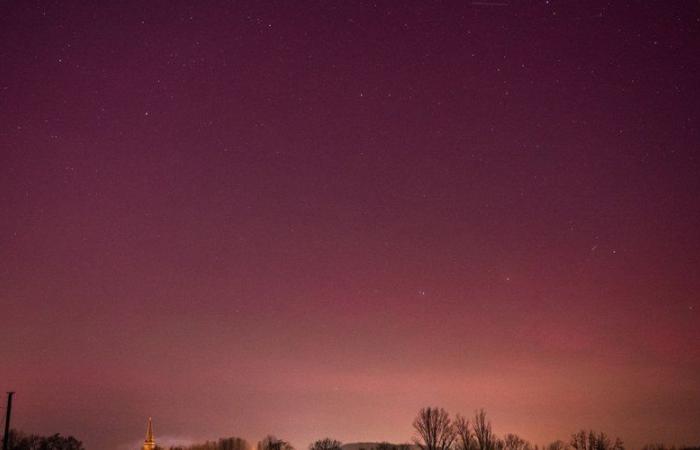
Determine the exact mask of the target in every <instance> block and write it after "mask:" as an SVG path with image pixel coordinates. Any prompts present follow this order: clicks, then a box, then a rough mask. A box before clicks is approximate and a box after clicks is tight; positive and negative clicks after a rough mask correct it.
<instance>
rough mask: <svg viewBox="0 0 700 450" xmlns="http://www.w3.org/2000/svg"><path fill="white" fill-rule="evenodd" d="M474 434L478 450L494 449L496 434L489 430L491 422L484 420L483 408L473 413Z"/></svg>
mask: <svg viewBox="0 0 700 450" xmlns="http://www.w3.org/2000/svg"><path fill="white" fill-rule="evenodd" d="M474 436H475V437H476V442H477V445H478V447H477V448H478V449H479V450H495V449H496V446H497V445H496V444H497V442H496V436H495V435H494V434H493V431H492V430H491V422H487V421H486V411H484V410H483V408H482V409H480V410H478V411H476V413H475V414H474Z"/></svg>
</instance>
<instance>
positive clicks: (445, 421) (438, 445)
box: [413, 407, 456, 450]
mask: <svg viewBox="0 0 700 450" xmlns="http://www.w3.org/2000/svg"><path fill="white" fill-rule="evenodd" d="M413 428H414V429H415V430H416V433H417V437H415V438H414V439H413V441H414V442H415V443H416V445H418V446H419V447H420V448H421V450H448V449H451V448H452V444H453V443H454V441H455V437H456V433H455V427H454V425H453V424H452V421H451V420H450V415H449V414H448V413H447V411H445V410H444V409H442V408H431V407H427V408H423V409H421V410H420V411H419V412H418V416H417V417H416V419H415V420H414V421H413Z"/></svg>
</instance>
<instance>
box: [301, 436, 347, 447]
mask: <svg viewBox="0 0 700 450" xmlns="http://www.w3.org/2000/svg"><path fill="white" fill-rule="evenodd" d="M342 445H343V443H342V442H340V441H336V440H335V439H331V438H324V439H319V440H318V441H316V442H314V443H313V444H311V445H309V450H340V447H341V446H342Z"/></svg>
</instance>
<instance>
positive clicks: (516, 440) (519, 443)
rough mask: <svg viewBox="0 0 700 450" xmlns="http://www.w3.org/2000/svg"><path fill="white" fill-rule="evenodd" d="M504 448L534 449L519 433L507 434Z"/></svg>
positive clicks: (514, 449) (516, 449) (504, 439)
mask: <svg viewBox="0 0 700 450" xmlns="http://www.w3.org/2000/svg"><path fill="white" fill-rule="evenodd" d="M503 449H504V450H532V445H531V444H530V443H529V442H528V441H526V440H525V439H523V438H521V437H520V436H518V435H517V434H512V433H511V434H506V436H505V437H504V438H503Z"/></svg>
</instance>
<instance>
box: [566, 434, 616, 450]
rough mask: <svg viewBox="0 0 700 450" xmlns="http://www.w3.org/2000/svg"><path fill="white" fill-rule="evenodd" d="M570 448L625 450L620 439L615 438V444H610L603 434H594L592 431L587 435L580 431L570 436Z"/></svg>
mask: <svg viewBox="0 0 700 450" xmlns="http://www.w3.org/2000/svg"><path fill="white" fill-rule="evenodd" d="M570 446H571V447H572V448H573V449H574V450H625V447H624V445H623V443H622V441H621V440H620V438H615V442H614V443H612V442H611V441H610V438H609V437H608V436H607V435H606V434H605V433H603V432H600V433H598V434H596V433H595V432H594V431H592V430H591V431H589V432H588V433H586V431H585V430H581V431H579V432H578V433H574V434H572V435H571V443H570Z"/></svg>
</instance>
